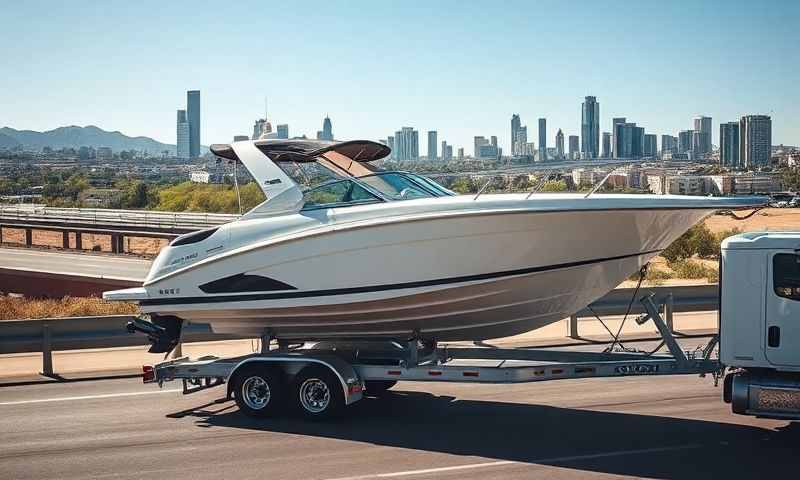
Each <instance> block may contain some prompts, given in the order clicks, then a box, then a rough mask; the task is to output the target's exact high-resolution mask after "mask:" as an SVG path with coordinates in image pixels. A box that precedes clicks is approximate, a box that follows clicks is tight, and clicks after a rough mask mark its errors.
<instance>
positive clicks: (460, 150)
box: [458, 147, 464, 160]
mask: <svg viewBox="0 0 800 480" xmlns="http://www.w3.org/2000/svg"><path fill="white" fill-rule="evenodd" d="M458 159H459V160H464V147H459V149H458Z"/></svg>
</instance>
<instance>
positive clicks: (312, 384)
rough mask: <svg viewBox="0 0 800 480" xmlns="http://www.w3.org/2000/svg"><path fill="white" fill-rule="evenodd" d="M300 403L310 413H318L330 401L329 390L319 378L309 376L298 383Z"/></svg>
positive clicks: (326, 406)
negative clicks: (301, 382) (300, 383)
mask: <svg viewBox="0 0 800 480" xmlns="http://www.w3.org/2000/svg"><path fill="white" fill-rule="evenodd" d="M300 403H301V404H302V405H303V408H305V409H306V410H308V411H309V412H311V413H320V412H322V411H324V410H325V409H326V408H328V405H330V403H331V391H330V389H329V388H328V385H327V384H326V383H325V382H323V381H322V380H320V379H319V378H309V379H307V380H306V381H305V382H303V384H302V385H300Z"/></svg>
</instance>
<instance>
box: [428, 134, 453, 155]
mask: <svg viewBox="0 0 800 480" xmlns="http://www.w3.org/2000/svg"><path fill="white" fill-rule="evenodd" d="M430 141H431V139H430V132H428V150H430V147H431V145H430ZM428 157H429V158H428V160H430V153H429V154H428ZM442 160H444V161H445V162H446V161H447V160H449V159H448V158H447V141H446V140H442Z"/></svg>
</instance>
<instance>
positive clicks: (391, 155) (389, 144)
mask: <svg viewBox="0 0 800 480" xmlns="http://www.w3.org/2000/svg"><path fill="white" fill-rule="evenodd" d="M386 146H387V147H389V150H391V152H389V160H397V154H396V152H395V151H394V137H393V136H391V135H389V136H388V137H387V138H386Z"/></svg>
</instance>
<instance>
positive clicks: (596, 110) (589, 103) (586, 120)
mask: <svg viewBox="0 0 800 480" xmlns="http://www.w3.org/2000/svg"><path fill="white" fill-rule="evenodd" d="M581 140H582V141H583V142H582V143H581V156H583V158H597V157H598V153H599V152H600V104H599V103H598V102H597V98H595V97H586V98H585V99H584V102H583V103H582V104H581Z"/></svg>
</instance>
